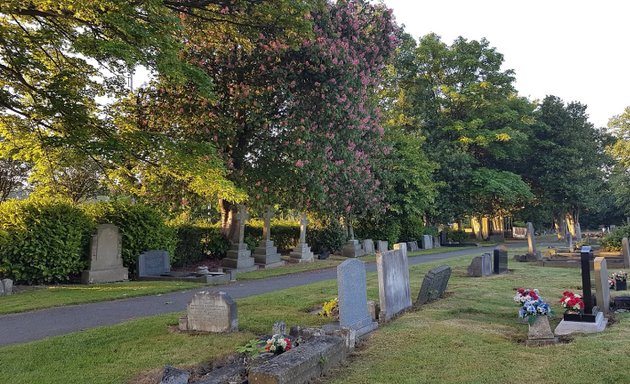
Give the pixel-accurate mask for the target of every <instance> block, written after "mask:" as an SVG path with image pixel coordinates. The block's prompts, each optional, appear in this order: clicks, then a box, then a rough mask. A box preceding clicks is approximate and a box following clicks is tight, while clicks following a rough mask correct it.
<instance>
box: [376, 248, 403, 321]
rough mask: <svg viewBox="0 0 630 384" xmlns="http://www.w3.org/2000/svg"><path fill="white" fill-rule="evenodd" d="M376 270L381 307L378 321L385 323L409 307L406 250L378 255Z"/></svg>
mask: <svg viewBox="0 0 630 384" xmlns="http://www.w3.org/2000/svg"><path fill="white" fill-rule="evenodd" d="M376 269H377V272H378V291H379V299H380V306H381V311H380V315H379V319H382V320H385V321H386V320H389V319H391V318H392V317H394V316H395V315H396V314H398V313H400V312H402V311H404V310H405V309H407V308H409V307H411V290H410V288H409V265H408V261H407V252H406V250H405V249H398V250H393V251H387V252H383V253H381V254H378V255H377V256H376Z"/></svg>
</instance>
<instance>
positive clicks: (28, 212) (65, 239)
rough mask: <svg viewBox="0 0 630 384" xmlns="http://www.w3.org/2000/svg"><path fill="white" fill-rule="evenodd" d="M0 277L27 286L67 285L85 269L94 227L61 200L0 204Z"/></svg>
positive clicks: (35, 200) (80, 213) (86, 217)
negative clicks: (2, 276) (66, 282)
mask: <svg viewBox="0 0 630 384" xmlns="http://www.w3.org/2000/svg"><path fill="white" fill-rule="evenodd" d="M0 229H1V232H2V235H1V236H0V255H1V257H0V274H2V275H5V276H7V277H9V278H11V279H13V280H15V281H16V282H23V283H28V284H41V283H55V282H65V281H68V280H70V279H71V278H73V277H75V276H77V275H78V274H79V273H81V271H82V270H84V269H85V268H86V265H87V263H86V255H87V254H88V252H87V251H88V246H89V239H90V235H91V233H92V231H93V229H94V225H93V224H92V222H91V221H90V219H89V217H88V216H86V215H85V214H84V213H83V212H82V211H81V210H80V209H78V208H76V207H75V206H73V205H71V204H70V203H67V202H64V201H58V200H43V199H27V200H22V201H9V202H4V203H2V204H0Z"/></svg>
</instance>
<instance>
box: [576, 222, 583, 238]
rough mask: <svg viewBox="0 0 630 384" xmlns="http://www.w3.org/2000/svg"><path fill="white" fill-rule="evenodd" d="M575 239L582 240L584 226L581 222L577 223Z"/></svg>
mask: <svg viewBox="0 0 630 384" xmlns="http://www.w3.org/2000/svg"><path fill="white" fill-rule="evenodd" d="M575 239H576V241H581V240H582V226H581V225H580V223H575Z"/></svg>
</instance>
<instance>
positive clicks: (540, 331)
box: [525, 316, 558, 347]
mask: <svg viewBox="0 0 630 384" xmlns="http://www.w3.org/2000/svg"><path fill="white" fill-rule="evenodd" d="M557 342H558V338H557V337H555V336H554V334H553V332H552V331H551V326H550V325H549V317H547V316H536V319H535V320H534V322H533V323H532V324H529V332H528V333H527V341H526V342H525V344H526V345H527V346H528V347H539V346H544V345H553V344H556V343H557Z"/></svg>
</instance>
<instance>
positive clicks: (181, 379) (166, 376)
mask: <svg viewBox="0 0 630 384" xmlns="http://www.w3.org/2000/svg"><path fill="white" fill-rule="evenodd" d="M189 377H190V373H188V371H184V370H182V369H177V368H175V367H171V366H170V365H167V366H166V367H164V373H162V379H161V380H160V384H187V383H188V378H189Z"/></svg>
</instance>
